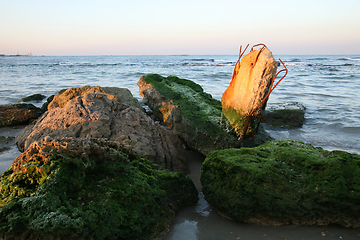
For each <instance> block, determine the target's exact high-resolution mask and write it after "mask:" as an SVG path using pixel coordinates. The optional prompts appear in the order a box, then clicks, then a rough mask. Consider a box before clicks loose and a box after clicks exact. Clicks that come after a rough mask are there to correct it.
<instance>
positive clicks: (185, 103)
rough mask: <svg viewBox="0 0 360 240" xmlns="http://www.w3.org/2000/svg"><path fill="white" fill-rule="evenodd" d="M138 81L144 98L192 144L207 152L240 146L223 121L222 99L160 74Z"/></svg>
mask: <svg viewBox="0 0 360 240" xmlns="http://www.w3.org/2000/svg"><path fill="white" fill-rule="evenodd" d="M137 84H138V86H139V92H140V94H141V95H142V97H143V102H144V103H145V104H147V105H148V106H149V107H150V108H151V109H152V110H153V111H154V114H155V115H156V116H158V117H159V118H160V119H161V120H162V121H163V122H164V124H165V125H166V126H167V127H168V128H170V129H171V130H172V131H173V132H174V133H175V134H176V135H178V136H179V137H181V138H182V139H184V141H185V142H186V143H187V145H188V146H189V147H190V148H192V149H194V150H196V151H198V152H200V153H202V154H204V155H207V154H209V153H210V152H212V151H214V150H219V149H226V148H233V147H239V146H240V144H239V141H238V139H237V136H236V135H235V134H233V133H232V132H231V131H227V130H226V129H225V127H223V126H222V125H221V124H220V119H221V111H222V107H221V102H220V101H218V100H216V99H214V98H212V96H211V95H210V94H208V93H205V92H204V91H203V89H202V87H201V86H200V85H198V84H196V83H194V82H192V81H190V80H186V79H181V78H178V77H175V76H168V77H162V76H160V75H158V74H149V75H146V76H142V77H141V78H140V80H139V81H138V83H137ZM260 135H261V134H260ZM269 139H271V137H270V136H269V135H266V133H265V134H264V135H263V138H262V139H261V140H256V141H255V142H256V143H257V144H261V143H264V142H266V141H268V140H269ZM253 143H254V142H249V143H248V144H249V145H251V144H253Z"/></svg>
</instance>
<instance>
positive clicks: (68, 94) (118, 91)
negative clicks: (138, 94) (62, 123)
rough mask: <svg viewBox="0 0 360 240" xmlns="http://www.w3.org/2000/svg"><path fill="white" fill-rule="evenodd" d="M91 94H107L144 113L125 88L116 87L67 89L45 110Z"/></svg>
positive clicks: (56, 96)
mask: <svg viewBox="0 0 360 240" xmlns="http://www.w3.org/2000/svg"><path fill="white" fill-rule="evenodd" d="M91 92H100V93H105V94H107V96H108V98H110V99H115V100H117V101H118V102H120V103H125V104H127V105H130V106H133V107H137V108H140V109H141V110H142V111H145V110H144V109H143V108H142V107H141V105H140V103H139V102H138V100H137V99H136V98H134V97H133V96H132V94H131V92H130V90H129V89H127V88H117V87H99V86H96V87H91V86H83V87H78V88H69V89H66V90H64V91H60V92H59V93H58V94H57V95H55V96H54V98H53V99H52V100H51V102H50V103H49V104H48V107H47V109H48V110H50V109H52V108H55V107H63V106H65V105H66V103H67V102H68V101H70V100H71V99H74V98H76V97H78V96H84V95H86V94H88V93H91Z"/></svg>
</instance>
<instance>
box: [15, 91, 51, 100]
mask: <svg viewBox="0 0 360 240" xmlns="http://www.w3.org/2000/svg"><path fill="white" fill-rule="evenodd" d="M45 98H46V96H44V95H42V94H38V93H37V94H33V95H30V96H27V97H24V98H22V99H20V100H19V102H31V101H42V100H43V99H45Z"/></svg>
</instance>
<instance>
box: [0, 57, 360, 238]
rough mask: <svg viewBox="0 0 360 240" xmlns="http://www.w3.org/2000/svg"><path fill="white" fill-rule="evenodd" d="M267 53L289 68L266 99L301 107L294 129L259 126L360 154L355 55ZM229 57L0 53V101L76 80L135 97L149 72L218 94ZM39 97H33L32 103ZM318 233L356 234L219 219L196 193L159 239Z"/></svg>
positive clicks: (3, 163) (6, 162)
mask: <svg viewBox="0 0 360 240" xmlns="http://www.w3.org/2000/svg"><path fill="white" fill-rule="evenodd" d="M275 58H276V59H279V58H280V59H281V60H282V61H283V62H284V63H285V65H286V66H287V68H288V70H289V73H288V75H287V76H286V78H285V79H284V80H283V81H282V82H281V83H280V84H279V85H278V87H277V88H276V89H275V90H274V91H273V92H272V94H271V96H270V98H269V101H268V102H269V103H282V102H299V103H301V104H303V105H304V106H305V107H306V114H305V118H306V121H305V123H304V125H303V126H302V127H301V128H272V127H271V126H266V125H265V128H266V129H267V131H268V132H269V133H270V134H271V135H272V136H273V137H274V138H275V139H292V140H298V141H303V142H306V143H310V144H312V145H314V146H317V147H323V148H324V149H328V150H335V149H338V150H345V151H348V152H353V153H358V154H360V100H359V96H360V94H359V91H360V55H358V56H315V55H312V56H304V55H301V56H291V55H286V56H276V55H275ZM237 60H238V56H236V55H207V56H195V55H189V56H73V57H56V56H46V57H0V105H3V104H13V103H17V102H18V100H19V99H21V98H23V97H25V96H29V95H32V94H35V93H40V94H43V95H45V96H50V95H52V94H56V92H58V91H59V90H62V89H64V88H69V87H80V86H84V85H93V86H114V87H125V88H128V89H130V91H131V92H132V93H133V95H134V96H135V97H136V98H137V99H138V100H139V101H141V96H140V94H139V92H138V86H137V85H136V83H137V81H138V80H139V78H140V77H141V76H143V75H145V74H150V73H157V74H160V75H163V76H168V75H174V76H178V77H180V78H185V79H190V80H192V81H194V82H196V83H198V84H200V85H201V86H202V87H203V88H204V90H205V91H206V92H208V93H210V94H211V95H212V96H213V97H214V98H216V99H218V100H220V99H221V96H222V93H223V92H224V91H225V89H226V88H227V86H228V85H229V82H230V79H231V76H232V70H233V67H234V66H235V63H236V62H237ZM281 69H282V67H279V70H281ZM280 75H281V74H280ZM280 77H281V76H280ZM42 103H43V102H33V104H34V105H36V106H39V107H40V106H41V105H42ZM20 131H21V129H19V128H12V127H10V128H9V127H6V128H0V136H7V135H16V134H18V133H19V132H20ZM17 154H19V152H18V151H17V149H16V147H15V146H13V147H11V148H10V150H9V151H6V152H5V153H2V154H1V155H0V173H1V172H2V171H1V170H3V171H4V170H5V169H6V168H7V167H8V166H10V165H11V163H12V161H13V159H14V158H15V157H16V156H17ZM14 156H15V157H14ZM192 160H193V161H192V162H191V164H192V165H193V166H192V168H191V169H192V173H191V175H192V174H193V176H191V175H190V177H191V178H192V179H193V180H194V183H195V185H197V186H198V189H199V191H200V188H201V186H199V185H200V182H199V174H200V167H201V163H202V161H201V158H200V157H194V158H193V159H192ZM324 234H325V235H326V238H327V239H358V238H359V236H360V230H358V229H353V228H343V227H340V226H333V225H330V226H312V227H306V226H302V227H299V226H295V225H285V226H259V225H256V224H249V223H240V222H235V221H231V220H229V219H224V218H222V217H220V215H218V214H217V213H216V211H215V210H214V209H212V207H211V206H210V205H209V204H208V203H207V202H206V200H205V199H204V196H203V194H202V193H201V192H200V193H199V201H198V203H197V204H195V205H193V206H189V207H185V208H184V209H182V210H181V211H179V212H178V213H177V214H176V218H175V220H174V222H173V224H172V225H171V227H170V231H169V233H168V234H167V235H166V236H165V237H164V238H163V240H185V239H186V240H189V239H191V240H205V239H206V240H209V239H294V240H300V239H320V238H321V239H322V238H324V237H323V236H324Z"/></svg>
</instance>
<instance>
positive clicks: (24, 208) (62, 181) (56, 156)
mask: <svg viewBox="0 0 360 240" xmlns="http://www.w3.org/2000/svg"><path fill="white" fill-rule="evenodd" d="M139 111H140V110H139ZM0 185H1V188H0V238H1V239H20V237H22V239H27V240H35V239H36V240H38V239H43V240H45V239H74V240H75V239H154V238H156V237H160V236H161V235H162V234H164V233H166V232H167V230H168V228H169V225H170V223H171V222H172V221H173V218H174V215H175V211H178V210H179V209H180V208H182V207H183V206H186V205H190V204H194V203H196V202H197V200H198V193H197V190H196V188H195V186H194V184H193V183H192V181H191V179H190V178H189V177H186V176H185V175H184V174H182V173H179V172H177V173H175V172H171V171H169V170H166V169H164V168H162V167H160V166H158V165H156V164H153V163H151V162H150V161H148V160H145V159H141V158H139V157H137V155H136V154H135V153H132V152H131V151H128V150H127V148H126V147H124V146H123V145H122V144H120V143H118V142H111V141H107V140H104V139H69V138H63V139H52V138H50V137H45V138H43V139H42V140H41V141H39V142H33V143H32V144H31V145H30V146H29V147H28V148H27V150H26V151H25V152H24V153H22V154H21V155H20V156H19V157H17V158H16V159H15V160H14V163H13V164H12V166H11V167H10V168H8V169H7V171H6V172H4V173H3V174H2V175H0Z"/></svg>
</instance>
